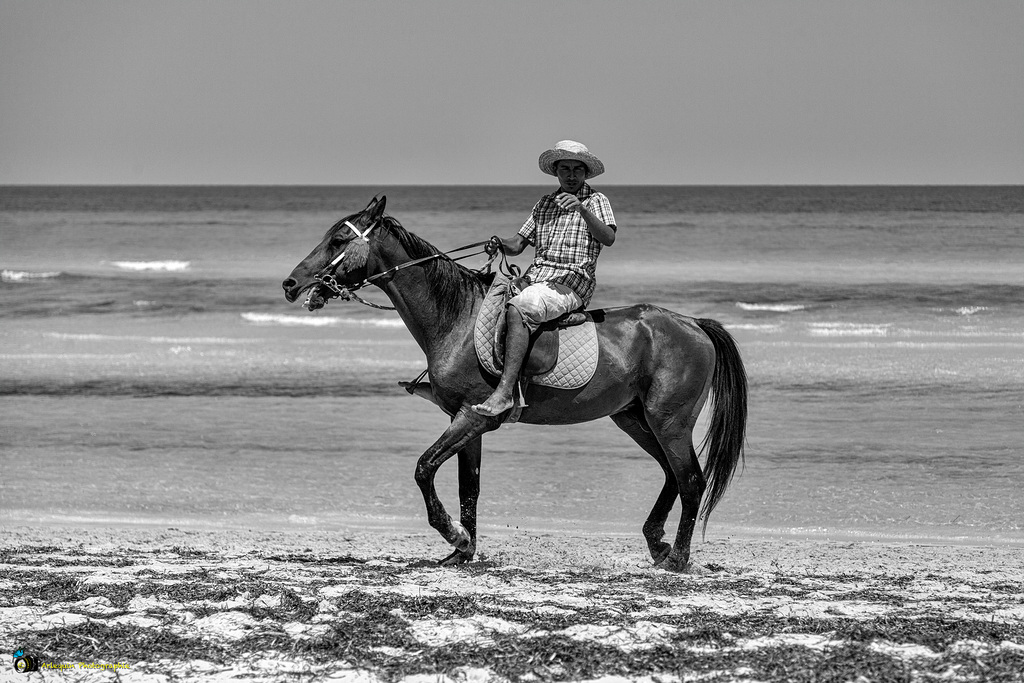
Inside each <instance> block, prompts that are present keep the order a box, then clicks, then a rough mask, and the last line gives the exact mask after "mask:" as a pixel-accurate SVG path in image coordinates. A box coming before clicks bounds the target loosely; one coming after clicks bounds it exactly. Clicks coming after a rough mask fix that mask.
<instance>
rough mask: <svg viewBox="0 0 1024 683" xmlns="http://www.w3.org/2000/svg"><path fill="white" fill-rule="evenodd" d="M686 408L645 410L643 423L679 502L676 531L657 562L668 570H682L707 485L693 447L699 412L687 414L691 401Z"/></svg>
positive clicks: (688, 553) (688, 556) (686, 562)
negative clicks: (660, 454)
mask: <svg viewBox="0 0 1024 683" xmlns="http://www.w3.org/2000/svg"><path fill="white" fill-rule="evenodd" d="M689 408H690V410H687V409H681V410H679V412H678V413H675V412H654V411H651V410H650V409H648V410H647V411H646V418H647V424H649V425H650V426H651V430H652V431H653V432H654V435H655V437H657V439H658V443H659V444H660V445H661V448H662V451H664V453H665V458H666V460H667V461H668V466H669V468H670V469H671V470H672V473H673V474H674V475H675V480H676V487H677V488H678V490H679V502H680V504H681V505H682V512H681V514H680V518H679V530H678V531H677V532H676V538H675V542H674V543H673V544H672V550H671V551H670V552H669V553H668V556H667V557H665V559H664V560H663V561H662V562H660V563H659V565H658V566H660V567H662V568H664V569H668V570H671V571H682V570H683V569H685V568H686V565H687V564H688V563H689V561H690V542H691V540H692V539H693V530H694V527H695V526H696V525H697V514H698V512H699V511H700V501H701V498H702V497H703V496H704V489H705V488H706V487H707V483H706V482H705V480H704V473H703V472H702V471H701V467H700V461H698V460H697V452H696V451H695V450H694V448H693V426H694V423H695V422H696V420H697V412H699V411H695V412H692V413H691V411H692V408H693V406H692V404H691V406H689Z"/></svg>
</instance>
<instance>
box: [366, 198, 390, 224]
mask: <svg viewBox="0 0 1024 683" xmlns="http://www.w3.org/2000/svg"><path fill="white" fill-rule="evenodd" d="M387 203H388V198H387V195H383V194H382V195H380V196H379V197H374V198H373V199H371V200H370V203H369V204H367V205H366V208H365V209H363V213H365V214H367V217H368V218H369V219H370V223H376V222H377V221H379V220H380V219H381V216H383V215H384V206H385V205H386V204H387Z"/></svg>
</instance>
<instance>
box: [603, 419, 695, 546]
mask: <svg viewBox="0 0 1024 683" xmlns="http://www.w3.org/2000/svg"><path fill="white" fill-rule="evenodd" d="M611 417H612V420H613V421H614V422H615V424H616V425H618V427H619V429H621V430H622V431H624V432H626V434H629V436H630V438H632V439H633V441H635V442H636V443H637V445H638V446H640V448H642V449H644V450H645V451H647V453H648V454H650V455H651V457H653V458H654V459H655V460H657V461H658V464H659V465H661V469H662V470H663V471H664V473H665V484H664V485H663V486H662V487H661V493H659V494H658V500H657V501H656V502H655V503H654V507H653V508H651V514H650V515H648V516H647V521H646V522H644V527H643V532H644V538H645V539H647V548H648V549H649V550H650V552H651V557H652V558H653V559H654V563H655V564H658V563H660V562H662V561H663V560H664V559H665V558H666V557H668V554H669V552H670V551H671V550H672V546H671V545H669V544H668V543H665V542H664V541H662V540H661V539H662V538H663V537H664V536H665V521H666V520H667V519H668V514H669V512H671V511H672V506H673V505H674V504H675V502H676V498H678V497H679V487H678V486H677V485H676V475H675V472H673V471H672V467H671V466H670V465H669V462H668V457H667V456H666V455H665V452H664V451H663V450H662V449H661V444H660V443H658V439H657V438H656V437H655V436H654V434H653V433H652V432H651V428H650V427H649V426H648V425H647V421H646V420H645V419H644V415H643V409H642V408H640V407H639V406H633V407H632V408H630V409H629V410H627V411H624V412H621V413H618V414H616V415H612V416H611Z"/></svg>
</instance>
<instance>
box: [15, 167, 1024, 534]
mask: <svg viewBox="0 0 1024 683" xmlns="http://www.w3.org/2000/svg"><path fill="white" fill-rule="evenodd" d="M595 187H597V188H598V189H601V190H602V191H604V192H605V193H606V194H607V195H608V196H609V198H610V199H611V201H612V205H613V207H614V209H615V213H616V218H617V220H618V223H619V233H618V240H617V241H616V244H615V245H614V246H613V247H612V248H611V249H607V250H605V252H604V254H603V255H602V257H601V262H600V264H599V267H598V288H597V293H596V295H595V298H594V301H593V302H592V305H593V306H594V307H602V306H615V305H622V304H629V303H636V302H642V301H646V302H652V303H656V304H658V305H661V306H665V307H667V308H671V309H673V310H676V311H679V312H682V313H686V314H689V315H695V316H700V317H710V318H716V319H718V320H720V321H722V322H723V323H724V324H725V325H726V327H727V328H728V329H729V330H730V331H731V332H732V333H733V335H734V336H735V337H736V339H737V340H738V342H739V345H740V348H741V352H742V354H743V358H744V361H745V363H746V366H747V371H748V375H749V379H750V421H749V425H748V441H747V450H746V461H745V466H744V468H743V470H742V471H741V472H740V473H738V475H737V476H736V478H735V479H734V481H733V483H732V486H731V488H730V490H729V492H728V493H727V495H726V497H725V498H724V500H723V501H722V503H721V504H720V506H719V508H718V509H717V510H716V511H715V512H714V514H713V515H712V518H711V522H710V525H709V527H708V537H711V538H715V537H723V536H728V535H731V534H747V535H751V534H752V535H761V536H764V535H770V536H775V535H778V536H787V535H801V536H811V537H821V538H854V539H881V540H896V539H906V540H922V539H939V540H943V541H958V542H976V543H1015V544H1019V543H1024V496H1022V495H1021V490H1022V489H1024V445H1022V444H1024V188H1021V187H626V186H610V187H603V186H601V185H600V184H596V185H595ZM547 189H548V188H545V187H491V186H484V187H385V188H377V187H163V188H161V187H98V188H83V187H77V188H69V187H6V188H0V470H2V472H3V475H4V476H3V477H2V479H0V522H2V523H4V524H16V523H29V524H32V523H58V524H59V523H68V522H73V523H119V524H120V523H124V524H164V525H172V526H179V527H180V526H197V527H226V528H234V527H257V528H273V529H295V528H302V529H304V530H307V531H308V530H310V529H315V528H332V529H333V528H395V529H404V530H410V531H429V527H428V526H427V523H426V520H425V514H424V512H423V507H422V500H421V498H420V494H419V490H418V489H417V487H416V485H415V483H414V482H413V469H414V466H415V462H416V458H417V457H418V456H419V455H420V453H422V451H423V450H425V449H426V448H427V447H428V446H429V445H430V444H431V443H432V442H433V440H434V439H435V438H436V437H437V436H438V435H439V434H440V432H441V431H442V430H443V429H444V427H445V426H446V424H447V418H446V417H445V416H444V415H443V414H442V413H441V412H440V411H439V410H438V409H437V408H435V407H434V406H433V405H431V404H430V403H428V402H426V401H424V400H422V399H419V398H415V397H411V396H409V395H408V394H406V393H405V392H404V391H402V390H401V389H400V388H398V387H397V382H398V381H399V380H409V379H412V378H413V377H415V376H416V375H417V374H418V373H419V372H420V371H421V370H422V369H423V368H424V367H425V366H424V360H423V356H422V353H421V352H420V350H419V348H418V347H417V346H416V345H415V343H414V342H413V339H412V337H411V336H410V335H409V333H408V332H407V331H406V329H405V327H404V325H403V324H402V322H401V320H400V319H399V318H398V317H397V315H396V314H395V313H393V312H382V311H376V310H372V309H369V308H364V307H362V306H359V305H358V304H355V303H347V304H346V303H340V302H337V301H335V302H332V303H331V304H329V305H328V306H327V307H326V308H325V309H322V310H320V311H317V312H315V313H309V312H307V311H305V310H303V309H301V308H300V307H299V305H298V304H294V305H289V304H287V303H286V302H285V301H284V298H283V296H282V293H281V289H280V281H281V280H282V279H283V278H284V277H285V276H286V275H288V273H289V272H290V271H291V269H292V267H293V266H294V265H295V264H296V263H297V262H298V261H299V260H301V259H302V258H303V257H304V256H305V255H306V253H308V252H309V250H310V249H311V248H312V247H313V246H314V245H315V244H316V243H317V242H318V241H319V238H320V236H321V235H322V234H323V232H324V231H325V230H326V229H327V228H328V227H330V225H332V224H333V223H334V222H335V221H336V220H337V219H338V218H340V217H342V216H344V215H346V214H348V213H352V212H354V211H357V210H359V209H360V208H362V207H363V206H364V205H365V204H366V203H367V201H368V200H369V199H370V198H371V197H372V196H373V195H374V194H376V193H378V192H383V193H385V194H386V195H387V197H388V212H389V213H390V214H391V215H393V216H395V217H396V218H398V219H399V220H400V221H401V222H402V223H403V224H404V225H405V226H406V228H408V229H409V230H411V231H413V232H415V233H416V234H418V235H420V236H421V237H423V238H425V239H427V240H428V241H429V242H431V243H432V244H434V245H436V246H438V247H439V248H441V249H450V248H453V247H456V246H460V245H463V244H466V243H470V242H474V241H478V240H482V239H485V238H487V237H489V236H490V235H492V234H509V233H511V232H513V231H515V230H516V229H517V228H518V227H519V225H520V224H521V223H522V221H523V219H524V218H525V216H526V214H527V213H528V211H529V209H530V207H531V206H532V205H533V202H534V201H535V200H536V199H537V198H538V197H539V196H540V195H541V194H542V193H544V192H545V191H547ZM528 260H529V259H528V255H526V254H524V255H523V256H521V257H519V258H518V259H517V262H519V263H520V264H521V265H524V266H525V265H526V263H528ZM483 262H484V259H483V257H479V256H478V257H474V258H472V259H469V260H468V261H465V262H464V263H466V264H467V265H469V266H471V267H474V266H479V265H482V264H483ZM367 296H368V298H370V299H372V300H374V301H377V302H380V303H386V301H385V297H384V296H383V294H381V293H380V292H376V291H372V290H371V291H370V293H369V294H368V295H367ZM482 476H483V482H482V496H481V501H480V522H481V533H482V534H484V535H485V536H486V535H487V534H493V533H503V532H504V531H507V530H515V529H527V530H539V531H568V530H571V531H574V532H580V531H583V532H586V533H601V534H635V535H636V536H637V541H638V543H639V544H642V541H641V540H640V537H639V529H640V527H641V525H642V524H643V521H644V519H645V517H646V515H647V512H648V511H649V509H650V507H651V505H653V503H654V500H655V498H656V496H657V493H658V491H659V490H660V486H661V471H660V468H659V467H658V466H657V465H656V463H655V462H654V461H653V460H652V459H651V458H649V457H648V456H646V455H645V454H644V453H643V452H641V451H640V450H639V449H638V448H637V447H636V446H635V445H633V443H632V442H631V441H630V440H629V439H628V437H626V436H625V435H624V434H622V433H621V432H619V431H618V430H617V428H616V427H615V426H614V424H612V423H611V421H610V420H601V421H597V422H592V423H587V424H584V425H577V426H571V427H533V426H528V425H508V426H505V427H503V428H502V429H501V430H499V431H498V432H497V433H494V434H490V435H488V436H486V437H485V440H484V461H483V466H482ZM455 478H456V477H455V467H454V465H451V464H449V465H447V466H445V467H444V468H442V470H441V472H440V475H439V492H440V494H441V496H442V499H443V500H444V501H445V503H446V505H447V506H448V508H449V510H450V511H455V510H457V509H458V505H457V493H456V491H457V489H456V483H455ZM674 520H675V518H674V517H673V519H672V520H671V522H670V523H674ZM438 541H439V543H442V542H441V541H440V539H438ZM639 547H642V545H641V546H639ZM441 549H442V548H441V547H440V546H439V551H440V550H441Z"/></svg>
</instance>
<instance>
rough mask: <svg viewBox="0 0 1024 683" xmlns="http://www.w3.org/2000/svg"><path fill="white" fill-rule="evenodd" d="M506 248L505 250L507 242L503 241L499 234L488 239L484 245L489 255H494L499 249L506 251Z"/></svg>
mask: <svg viewBox="0 0 1024 683" xmlns="http://www.w3.org/2000/svg"><path fill="white" fill-rule="evenodd" d="M504 250H505V244H504V243H503V242H502V241H501V238H500V237H498V236H497V235H495V236H494V237H492V238H491V239H490V240H488V241H487V244H485V245H484V251H485V252H487V255H488V256H494V255H495V254H497V253H498V252H499V251H504Z"/></svg>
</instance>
